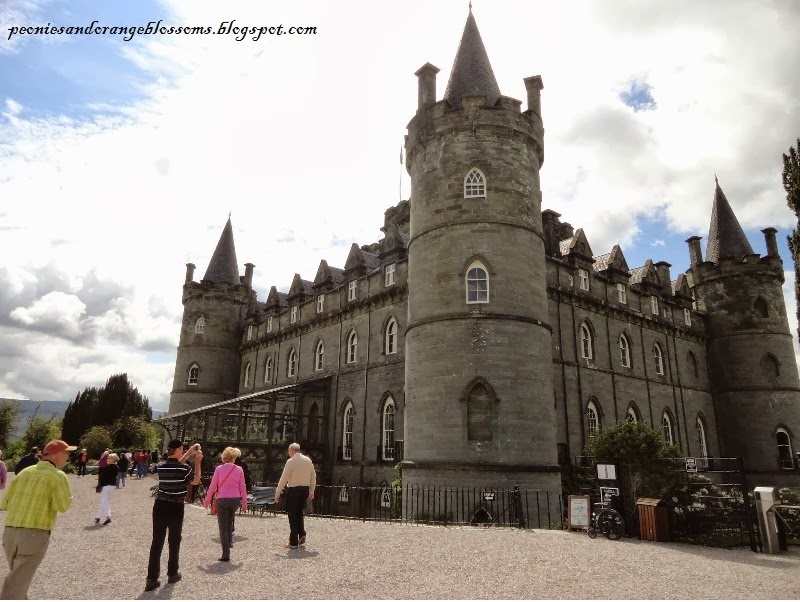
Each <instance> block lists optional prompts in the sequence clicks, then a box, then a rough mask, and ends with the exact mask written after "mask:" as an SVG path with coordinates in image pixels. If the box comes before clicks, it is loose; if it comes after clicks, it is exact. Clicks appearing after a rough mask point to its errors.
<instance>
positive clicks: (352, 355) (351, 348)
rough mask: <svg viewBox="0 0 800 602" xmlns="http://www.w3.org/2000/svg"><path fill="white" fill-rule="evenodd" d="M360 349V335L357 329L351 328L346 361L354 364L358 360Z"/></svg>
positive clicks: (348, 336)
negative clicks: (357, 355) (357, 354)
mask: <svg viewBox="0 0 800 602" xmlns="http://www.w3.org/2000/svg"><path fill="white" fill-rule="evenodd" d="M357 351H358V335H357V334H356V331H355V330H351V331H350V334H348V335H347V347H346V353H345V363H346V364H352V363H354V362H355V361H356V352H357Z"/></svg>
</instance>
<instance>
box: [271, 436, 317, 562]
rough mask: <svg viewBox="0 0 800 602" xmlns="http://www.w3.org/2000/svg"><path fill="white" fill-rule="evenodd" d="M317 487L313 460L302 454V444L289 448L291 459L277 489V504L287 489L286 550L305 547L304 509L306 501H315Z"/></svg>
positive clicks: (294, 444) (287, 462) (295, 444)
mask: <svg viewBox="0 0 800 602" xmlns="http://www.w3.org/2000/svg"><path fill="white" fill-rule="evenodd" d="M316 486H317V473H316V472H315V471H314V463H313V462H312V461H311V458H309V457H308V456H305V455H303V454H301V453H300V444H299V443H292V444H291V445H290V446H289V459H288V460H287V461H286V466H284V468H283V474H281V479H280V481H278V487H277V488H276V489H275V503H276V504H277V503H278V501H279V500H280V497H281V494H282V493H283V490H284V488H285V489H286V514H287V515H288V517H289V543H288V544H286V545H285V546H284V547H285V548H296V547H297V546H302V545H305V543H306V530H305V525H304V524H303V508H304V507H305V505H306V500H309V501H311V500H313V499H314V489H315V488H316Z"/></svg>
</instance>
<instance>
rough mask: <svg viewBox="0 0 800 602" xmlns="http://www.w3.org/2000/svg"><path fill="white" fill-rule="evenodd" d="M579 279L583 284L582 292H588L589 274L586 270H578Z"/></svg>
mask: <svg viewBox="0 0 800 602" xmlns="http://www.w3.org/2000/svg"><path fill="white" fill-rule="evenodd" d="M578 278H579V279H580V283H581V290H582V291H588V290H589V272H587V271H586V270H578Z"/></svg>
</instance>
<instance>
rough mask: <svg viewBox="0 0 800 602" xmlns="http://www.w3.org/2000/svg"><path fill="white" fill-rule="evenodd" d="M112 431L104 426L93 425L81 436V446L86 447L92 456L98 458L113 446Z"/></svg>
mask: <svg viewBox="0 0 800 602" xmlns="http://www.w3.org/2000/svg"><path fill="white" fill-rule="evenodd" d="M111 444H112V440H111V433H110V432H109V430H108V428H106V427H104V426H93V427H92V428H90V429H89V430H88V431H86V433H85V434H84V435H83V437H81V442H80V446H81V447H85V448H86V453H87V454H89V457H90V458H98V457H100V454H102V453H103V452H104V451H105V450H107V449H109V448H110V447H111Z"/></svg>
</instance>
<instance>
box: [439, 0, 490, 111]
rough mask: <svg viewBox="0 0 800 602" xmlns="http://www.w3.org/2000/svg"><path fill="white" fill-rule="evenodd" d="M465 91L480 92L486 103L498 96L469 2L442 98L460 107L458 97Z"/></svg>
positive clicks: (467, 92)
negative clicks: (454, 58) (465, 21)
mask: <svg viewBox="0 0 800 602" xmlns="http://www.w3.org/2000/svg"><path fill="white" fill-rule="evenodd" d="M465 94H483V95H484V96H486V102H487V104H489V105H493V104H494V103H496V102H497V99H498V98H499V97H500V87H499V86H498V85H497V80H496V79H495V77H494V72H493V71H492V65H491V63H490V62H489V55H488V54H486V48H485V47H484V45H483V40H481V33H480V32H479V31H478V24H477V23H476V22H475V17H474V16H473V15H472V6H470V9H469V16H468V17H467V24H466V25H465V26H464V33H463V34H462V35H461V43H460V44H459V45H458V52H457V53H456V60H455V61H454V62H453V71H452V72H451V73H450V79H449V80H448V81H447V89H446V90H445V92H444V99H445V100H446V101H448V102H449V103H450V106H451V107H460V106H461V98H462V97H463V96H464V95H465Z"/></svg>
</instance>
